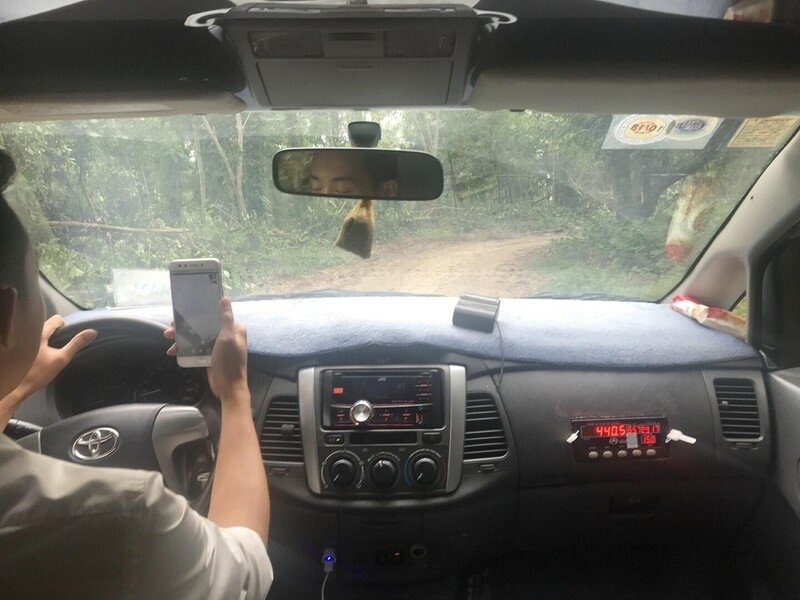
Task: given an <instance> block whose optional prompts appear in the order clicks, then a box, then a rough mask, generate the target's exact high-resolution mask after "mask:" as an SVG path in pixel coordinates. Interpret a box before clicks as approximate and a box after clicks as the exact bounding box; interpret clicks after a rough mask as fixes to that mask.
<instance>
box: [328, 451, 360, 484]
mask: <svg viewBox="0 0 800 600" xmlns="http://www.w3.org/2000/svg"><path fill="white" fill-rule="evenodd" d="M328 477H330V480H331V483H333V485H335V486H336V487H347V486H348V485H350V484H351V483H353V482H354V481H355V480H356V466H355V464H354V463H353V461H352V460H350V459H349V458H337V459H336V460H335V461H333V462H332V463H331V465H330V466H329V467H328Z"/></svg>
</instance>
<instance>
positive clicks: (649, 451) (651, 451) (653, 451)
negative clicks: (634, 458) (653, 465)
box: [645, 448, 656, 456]
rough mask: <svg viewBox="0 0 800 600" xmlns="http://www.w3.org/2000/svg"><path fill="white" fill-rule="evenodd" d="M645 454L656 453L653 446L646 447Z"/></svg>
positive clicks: (651, 454) (652, 454)
mask: <svg viewBox="0 0 800 600" xmlns="http://www.w3.org/2000/svg"><path fill="white" fill-rule="evenodd" d="M645 454H647V456H655V455H656V451H655V450H654V449H653V448H648V449H647V452H645Z"/></svg>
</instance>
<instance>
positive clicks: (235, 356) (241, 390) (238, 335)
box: [164, 298, 250, 402]
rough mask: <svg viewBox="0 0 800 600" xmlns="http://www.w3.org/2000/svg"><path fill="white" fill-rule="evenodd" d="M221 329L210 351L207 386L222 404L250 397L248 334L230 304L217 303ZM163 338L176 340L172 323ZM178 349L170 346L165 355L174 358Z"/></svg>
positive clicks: (226, 300)
mask: <svg viewBox="0 0 800 600" xmlns="http://www.w3.org/2000/svg"><path fill="white" fill-rule="evenodd" d="M218 310H219V317H220V330H219V336H217V341H216V342H215V343H214V349H213V350H212V352H211V365H210V366H209V367H208V383H209V386H210V387H211V391H212V392H213V393H214V395H215V396H216V397H217V398H219V399H220V400H221V401H222V402H226V401H232V402H235V401H236V400H237V399H240V400H241V399H243V398H244V399H247V398H249V397H250V396H249V391H248V389H249V388H248V385H247V331H246V330H245V328H244V326H243V325H242V324H241V323H238V322H236V321H235V320H234V319H233V309H232V307H231V301H230V300H228V299H227V298H223V299H222V300H220V301H219V306H218ZM164 337H165V338H167V339H168V340H175V323H173V324H172V326H171V327H170V328H169V329H167V330H166V331H164ZM177 353H178V346H177V345H176V344H172V346H170V348H169V350H167V354H169V355H170V356H175V355H177Z"/></svg>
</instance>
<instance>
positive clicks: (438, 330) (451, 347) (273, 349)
mask: <svg viewBox="0 0 800 600" xmlns="http://www.w3.org/2000/svg"><path fill="white" fill-rule="evenodd" d="M457 300H458V299H457V298H451V297H438V296H434V297H423V296H357V297H324V298H321V297H315V298H277V299H268V300H253V301H246V302H236V303H234V314H235V315H236V318H237V319H238V320H240V321H241V322H242V323H243V324H244V325H245V326H246V327H247V333H248V343H249V346H250V351H251V353H254V354H262V355H265V356H281V357H292V356H297V357H300V356H309V355H315V354H324V353H329V352H335V351H337V350H346V349H354V348H359V347H364V346H368V345H384V346H408V345H411V344H425V345H428V346H432V347H435V348H441V349H443V350H448V351H453V352H460V353H462V354H467V355H471V356H477V357H481V358H489V359H499V358H500V336H499V334H498V331H497V328H495V330H494V332H493V333H491V334H486V333H480V332H477V331H471V330H467V329H461V328H458V327H455V326H454V325H453V324H452V315H453V308H454V307H455V305H456V302H457ZM111 316H115V317H122V318H124V317H130V318H138V319H146V320H150V321H157V322H159V323H163V324H167V323H169V322H170V320H171V319H172V310H171V307H169V306H158V307H141V308H127V309H96V310H91V311H86V312H82V313H75V314H73V315H70V316H69V318H68V319H67V323H76V322H80V321H85V320H90V319H92V318H98V317H111ZM497 320H498V323H499V324H500V328H501V330H502V331H501V333H502V336H503V347H504V353H505V359H506V360H508V361H519V362H532V363H541V364H545V365H558V366H565V367H623V368H648V367H680V366H691V365H707V364H714V363H720V362H729V361H735V360H743V359H753V358H756V357H757V356H758V355H757V353H756V352H755V350H754V349H753V348H752V347H751V346H749V345H748V344H746V343H745V342H743V341H741V340H739V339H737V338H735V337H733V336H731V335H728V334H726V333H720V332H718V331H714V330H711V329H707V328H705V327H703V326H702V325H699V324H698V323H696V322H695V321H693V320H691V319H689V318H687V317H685V316H683V315H681V314H678V313H677V312H675V311H673V310H672V309H671V308H670V307H669V306H668V305H664V304H651V303H646V302H616V301H597V300H592V301H587V300H552V299H505V300H502V302H501V304H500V312H499V314H498V319H497Z"/></svg>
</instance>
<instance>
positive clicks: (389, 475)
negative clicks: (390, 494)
mask: <svg viewBox="0 0 800 600" xmlns="http://www.w3.org/2000/svg"><path fill="white" fill-rule="evenodd" d="M369 477H370V479H371V480H372V483H373V485H374V486H375V487H376V488H378V489H380V490H388V489H389V488H390V487H392V486H393V485H394V484H395V483H396V482H397V465H396V464H395V463H394V461H393V460H391V459H389V458H380V459H378V460H376V461H375V462H374V463H372V467H370V470H369Z"/></svg>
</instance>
